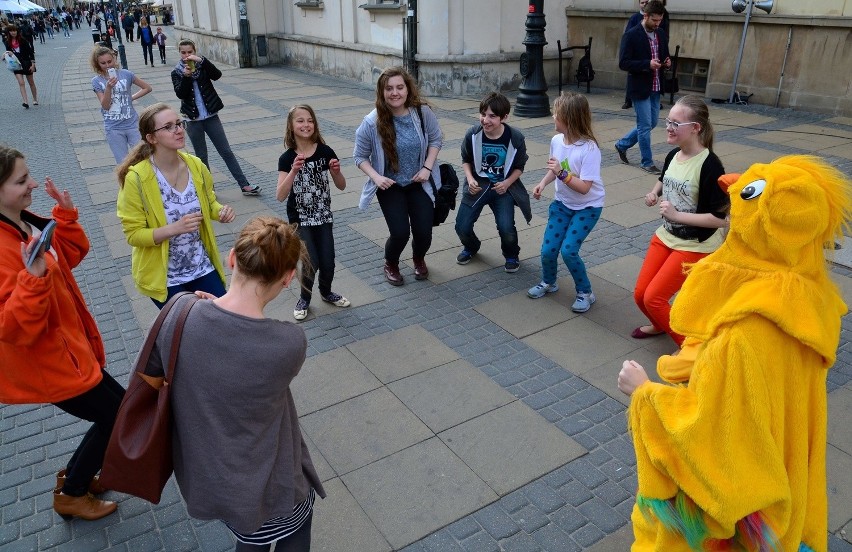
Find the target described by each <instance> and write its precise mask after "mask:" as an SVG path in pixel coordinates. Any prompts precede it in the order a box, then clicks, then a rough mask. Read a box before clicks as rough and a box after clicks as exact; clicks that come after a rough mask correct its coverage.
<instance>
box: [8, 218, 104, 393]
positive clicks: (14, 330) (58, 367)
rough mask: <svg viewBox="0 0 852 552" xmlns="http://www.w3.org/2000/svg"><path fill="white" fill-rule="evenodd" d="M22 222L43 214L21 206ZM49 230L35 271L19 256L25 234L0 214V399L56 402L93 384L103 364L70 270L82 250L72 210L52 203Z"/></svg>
mask: <svg viewBox="0 0 852 552" xmlns="http://www.w3.org/2000/svg"><path fill="white" fill-rule="evenodd" d="M22 218H23V219H24V221H26V222H29V223H30V224H32V225H33V226H35V227H36V228H39V229H41V228H44V226H45V225H46V224H47V223H48V219H45V218H41V217H38V216H36V215H34V214H32V213H29V212H27V211H24V212H23V213H22ZM53 218H54V220H56V225H57V226H56V230H55V232H54V234H53V240H52V244H51V252H53V253H55V255H56V256H55V257H54V255H53V254H51V253H46V254H45V256H44V258H45V261H46V263H47V272H46V273H45V274H44V276H43V277H40V278H38V277H36V276H33V275H32V274H30V273H29V272H28V271H27V269H26V268H25V266H24V262H23V259H22V258H21V242H25V241H27V235H26V234H24V233H23V232H22V231H21V230H20V229H19V228H18V227H17V225H16V224H15V223H13V222H12V221H10V220H8V219H7V218H5V217H3V216H2V215H0V402H2V403H7V404H22V403H56V402H61V401H64V400H67V399H70V398H72V397H76V396H78V395H81V394H83V393H85V392H86V391H88V390H90V389H92V388H93V387H95V386H96V385H97V384H98V383H100V381H101V379H102V377H103V375H102V372H101V369H102V368H103V366H104V365H105V364H106V357H105V355H104V346H103V342H102V341H101V334H100V332H98V327H97V325H96V324H95V320H94V318H92V315H91V314H90V313H89V310H88V309H87V308H86V301H85V300H84V299H83V294H82V293H81V292H80V288H79V287H77V282H76V281H75V280H74V276H73V275H72V274H71V269H72V268H74V267H76V266H77V265H78V264H80V262H81V261H82V260H83V258H84V257H85V256H86V253H88V251H89V240H88V238H86V234H85V232H83V227H82V226H80V225H79V224H78V223H77V210H76V209H63V208H61V207H59V206H58V205H57V206H55V207H54V208H53Z"/></svg>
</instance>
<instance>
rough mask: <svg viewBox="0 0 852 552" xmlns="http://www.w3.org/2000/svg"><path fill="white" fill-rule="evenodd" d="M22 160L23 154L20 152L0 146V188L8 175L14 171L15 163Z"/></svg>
mask: <svg viewBox="0 0 852 552" xmlns="http://www.w3.org/2000/svg"><path fill="white" fill-rule="evenodd" d="M23 158H24V154H23V153H21V152H20V151H18V150H16V149H15V148H12V147H9V146H5V145H3V144H0V186H2V185H3V183H4V182H6V179H7V178H9V175H11V174H12V171H14V170H15V161H16V160H17V159H23Z"/></svg>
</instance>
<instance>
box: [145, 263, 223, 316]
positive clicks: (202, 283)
mask: <svg viewBox="0 0 852 552" xmlns="http://www.w3.org/2000/svg"><path fill="white" fill-rule="evenodd" d="M181 291H192V292H195V291H206V292H207V293H212V294H213V295H215V296H216V297H221V296H223V295H225V285H224V284H223V283H222V279H221V278H219V273H218V272H216V271H215V270H214V271H212V272H208V273H207V274H205V275H204V276H201V277H200V278H196V279H195V280H193V281H191V282H186V283H185V284H179V285H176V286H169V287H167V288H166V300H165V301H163V302H162V303H161V302H159V301H157V300H156V299H154V298H153V297H152V298H151V301H153V302H154V304H155V305H157V308H158V309H162V308H163V307H164V306H166V303H168V302H169V299H171V298H172V296H174V295H177V294H178V293H180V292H181Z"/></svg>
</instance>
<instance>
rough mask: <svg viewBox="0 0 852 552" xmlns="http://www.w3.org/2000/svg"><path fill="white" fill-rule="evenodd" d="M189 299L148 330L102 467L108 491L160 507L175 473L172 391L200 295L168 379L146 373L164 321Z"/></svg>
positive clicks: (176, 339)
mask: <svg viewBox="0 0 852 552" xmlns="http://www.w3.org/2000/svg"><path fill="white" fill-rule="evenodd" d="M184 295H192V294H191V293H188V292H184V293H179V294H177V295H175V296H174V297H172V298H171V299H170V300H169V302H168V303H166V305H165V306H164V307H163V310H161V311H160V314H159V316H157V319H156V320H155V321H154V325H153V326H152V327H151V330H150V331H149V332H148V337H147V338H146V339H145V344H144V345H143V346H142V351H141V352H140V353H139V357H138V358H137V359H136V365H135V366H134V372H133V374H132V375H131V379H130V383H129V384H128V386H127V392H126V393H125V394H124V399H122V401H121V406H120V407H119V409H118V414H117V415H116V418H115V425H114V426H113V430H112V435H111V436H110V439H109V445H108V446H107V450H106V454H105V456H104V463H103V467H102V468H101V477H100V482H101V484H103V486H104V487H106V488H107V489H112V490H114V491H119V492H122V493H127V494H131V495H133V496H138V497H139V498H143V499H145V500H147V501H148V502H153V503H154V504H159V503H160V497H161V496H162V493H163V488H164V487H165V486H166V482H167V481H168V480H169V477H171V475H172V471H174V464H173V461H172V417H171V405H170V402H169V401H170V399H169V387H170V384H171V383H172V382H173V381H174V378H175V365H176V364H177V355H178V349H179V348H180V339H181V335H182V333H183V326H184V323H185V322H186V317H187V316H188V315H189V311H190V310H191V309H192V307H193V306H194V305H195V303H196V302H197V300H198V298H197V297H194V296H193V299H191V300H189V301H187V302H186V304H185V305H184V307H183V310H181V312H180V314H178V318H177V322H176V323H175V328H174V334H173V335H172V344H171V349H170V350H169V363H168V366H167V367H165V368H166V370H165V376H164V377H155V376H149V375H146V374H145V369H146V367H147V365H148V360H149V358H150V357H151V351H152V350H153V348H154V344H155V342H156V340H157V336H158V335H159V333H160V328H161V327H162V325H163V322H164V321H165V319H166V317H167V316H168V315H169V312H170V311H171V309H172V307H173V306H174V304H175V303H176V302H177V301H178V299H179V298H180V297H182V296H184Z"/></svg>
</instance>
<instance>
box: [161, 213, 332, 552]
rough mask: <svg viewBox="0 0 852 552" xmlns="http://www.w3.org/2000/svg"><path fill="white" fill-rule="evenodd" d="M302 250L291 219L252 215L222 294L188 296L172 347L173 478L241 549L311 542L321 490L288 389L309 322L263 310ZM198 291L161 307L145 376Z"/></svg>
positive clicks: (297, 547)
mask: <svg viewBox="0 0 852 552" xmlns="http://www.w3.org/2000/svg"><path fill="white" fill-rule="evenodd" d="M299 261H302V262H303V263H306V262H308V258H307V252H306V250H305V246H304V244H303V243H302V241H301V240H300V239H299V236H298V235H297V233H296V229H295V227H293V226H290V225H289V224H287V223H285V222H284V221H283V220H281V219H278V218H275V217H258V218H255V219H252V220H251V221H249V222H248V224H246V226H245V228H243V230H242V231H241V232H240V235H239V236H238V237H237V240H236V242H235V243H234V247H233V249H231V251H230V252H229V253H228V257H227V263H228V266H229V267H230V269H231V270H232V275H231V285H230V287H229V288H228V291H227V293H225V295H223V296H222V297H219V298H216V299H213V300H209V301H198V303H196V304H195V305H194V306H193V308H192V311H190V313H189V316H188V317H187V319H186V323H185V325H184V330H183V336H182V338H181V342H180V351H179V353H178V356H177V364H178V367H177V368H176V370H175V373H176V374H177V377H176V378H175V379H174V381H173V382H172V388H171V393H172V400H171V404H172V412H173V431H174V433H173V435H174V443H175V448H174V451H173V454H174V466H175V478H176V479H177V483H178V486H179V487H180V491H181V494H183V497H184V499H185V500H186V504H187V511H188V512H189V514H190V515H191V516H192V517H195V518H198V519H220V520H222V521H224V522H225V524H226V525H227V526H228V528H229V529H230V530H231V531H232V532H233V534H234V536H235V537H236V538H237V548H236V550H237V552H249V551H254V552H261V551H266V550H269V549H270V545H271V544H272V543H277V544H276V550H279V551H281V550H286V551H291V552H295V551H308V550H310V542H311V518H312V513H313V503H314V499H315V496H316V495H317V494H318V495H320V496H321V497H323V498H324V497H325V491H324V490H323V487H322V483H320V479H319V477H318V476H317V473H316V470H315V469H314V466H313V463H312V462H311V457H310V454H308V448H307V446H306V444H305V441H304V439H303V438H302V433H301V430H300V429H299V421H298V414H297V412H296V406H295V404H294V402H293V395H292V394H291V392H290V382H291V381H293V378H294V377H296V375H297V374H298V373H299V370H300V369H301V368H302V363H303V362H304V360H305V351H306V349H307V340H306V338H305V332H304V331H303V330H302V329H301V328H300V327H299V326H298V325H296V324H294V323H291V322H282V321H279V320H274V319H271V318H266V316H265V315H264V308H265V307H266V305H268V304H269V303H270V302H271V301H272V300H274V299H275V298H276V297H278V295H279V294H280V293H281V292H282V291H283V290H284V288H286V287H287V286H288V285H290V282H291V281H292V280H293V277H294V275H295V273H296V266H297V264H298V263H299ZM201 295H204V294H201ZM192 300H194V299H193V298H192V297H191V296H189V295H187V296H185V297H181V298H179V299H178V300H177V304H176V305H175V308H174V309H173V310H172V311H171V314H170V315H169V316H168V317H167V318H166V321H165V323H164V324H163V328H162V331H161V332H160V335H159V336H158V338H157V349H156V352H155V354H154V355H152V365H150V366H149V367H148V369H146V372H147V373H148V374H149V375H156V376H162V375H163V369H162V366H164V365H167V360H168V357H167V355H168V354H169V346H170V344H171V340H172V333H173V328H174V324H175V320H176V318H177V316H178V315H177V313H179V312H180V311H181V310H183V309H182V305H183V303H184V302H185V301H192Z"/></svg>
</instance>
